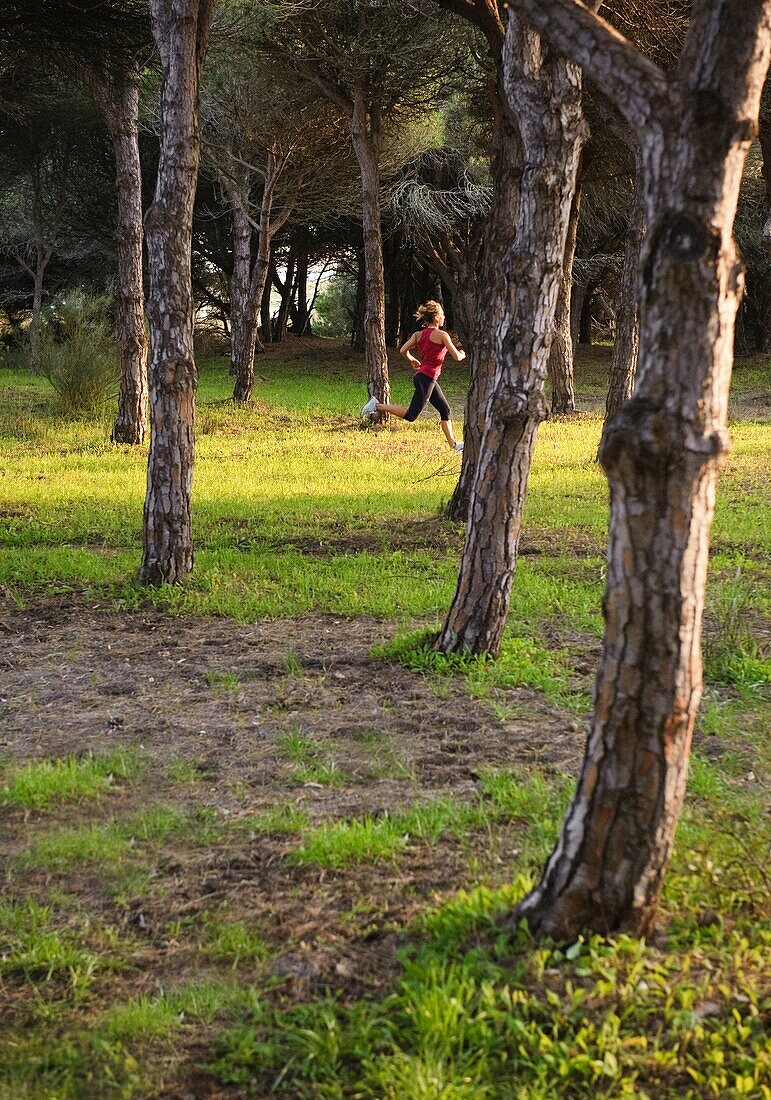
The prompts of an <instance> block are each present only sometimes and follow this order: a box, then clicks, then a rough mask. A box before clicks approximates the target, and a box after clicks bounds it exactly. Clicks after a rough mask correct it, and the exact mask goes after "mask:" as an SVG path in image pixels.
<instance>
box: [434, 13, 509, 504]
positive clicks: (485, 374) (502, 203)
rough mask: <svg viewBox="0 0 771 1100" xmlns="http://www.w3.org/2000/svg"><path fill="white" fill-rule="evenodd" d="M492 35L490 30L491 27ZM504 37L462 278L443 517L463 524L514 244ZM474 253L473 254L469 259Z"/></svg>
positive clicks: (496, 55)
mask: <svg viewBox="0 0 771 1100" xmlns="http://www.w3.org/2000/svg"><path fill="white" fill-rule="evenodd" d="M490 33H491V34H492V30H490ZM502 43H503V38H502V36H501V41H500V43H499V44H498V49H497V51H496V52H495V53H494V58H495V59H496V64H497V75H496V77H495V79H494V80H492V81H491V82H490V85H489V89H488V95H489V98H490V101H491V104H492V106H493V137H492V147H491V154H492V155H491V160H490V167H491V174H492V184H493V202H492V208H491V211H490V215H489V217H488V219H487V222H486V225H485V232H484V234H483V237H482V243H481V256H480V258H479V261H478V263H477V264H476V265H475V266H477V267H478V269H479V275H478V277H477V278H476V279H471V278H468V279H466V280H465V281H466V283H467V285H470V286H471V287H473V289H474V299H475V300H474V305H473V308H472V309H471V310H469V311H468V312H469V313H470V317H469V321H468V324H469V374H470V379H469V389H468V394H467V397H466V410H465V416H464V421H463V460H462V463H461V471H460V477H459V478H458V484H457V485H456V487H455V491H454V492H453V495H452V497H451V498H450V501H449V504H448V505H447V509H446V515H447V517H448V518H449V519H453V520H456V521H460V522H465V521H466V520H467V519H468V516H469V508H470V504H471V490H472V487H473V484H474V477H475V475H476V469H477V463H478V461H479V453H480V448H481V443H482V435H483V433H484V428H485V423H486V410H487V403H488V401H489V398H490V393H491V390H492V387H493V386H494V384H495V377H496V347H495V336H496V333H497V331H498V326H499V325H500V323H501V321H502V319H503V318H504V317H505V316H506V310H507V294H508V283H507V278H506V272H505V258H506V256H507V254H508V253H509V251H510V250H511V249H512V248H513V247H515V241H516V234H517V215H518V210H519V193H520V186H521V180H522V177H521V172H520V169H519V166H518V160H517V156H516V150H517V148H518V145H519V135H518V132H517V130H516V127H515V125H514V122H513V120H512V117H511V113H510V111H509V106H508V102H507V93H506V87H505V83H504V74H503V59H502V56H501V48H502ZM474 259H475V257H472V260H474Z"/></svg>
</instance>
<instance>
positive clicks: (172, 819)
mask: <svg viewBox="0 0 771 1100" xmlns="http://www.w3.org/2000/svg"><path fill="white" fill-rule="evenodd" d="M196 824H199V823H197V822H196V820H195V818H194V817H193V816H191V815H190V814H189V813H187V812H186V811H185V810H183V809H180V808H179V807H176V806H160V807H152V808H149V809H145V810H142V811H140V813H138V814H136V815H135V816H134V817H132V818H129V819H128V820H125V821H120V820H110V821H106V822H103V823H95V822H91V823H89V824H86V825H80V826H77V827H75V828H65V829H57V830H51V831H50V832H47V833H44V834H42V835H41V836H39V837H37V838H36V839H35V840H34V841H33V842H32V843H31V844H30V845H29V847H27V848H26V849H25V850H24V851H23V852H22V853H21V854H20V856H19V857H18V862H19V864H20V865H21V866H27V867H38V868H41V869H43V870H48V871H58V872H64V871H69V870H72V869H74V868H77V867H82V866H94V867H103V868H108V869H109V868H110V867H111V866H119V865H120V864H122V863H123V862H124V861H125V860H126V859H127V858H128V857H129V855H131V853H132V852H133V851H134V850H135V849H137V848H139V849H141V847H142V846H143V845H145V844H151V843H153V842H155V841H160V840H164V839H165V838H167V837H169V836H172V835H173V834H175V833H181V832H185V833H188V835H190V833H191V832H192V833H193V834H194V835H195V826H196Z"/></svg>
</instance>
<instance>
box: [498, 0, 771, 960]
mask: <svg viewBox="0 0 771 1100" xmlns="http://www.w3.org/2000/svg"><path fill="white" fill-rule="evenodd" d="M517 3H518V6H520V7H521V6H523V4H524V3H527V12H528V18H533V19H543V20H544V24H543V27H542V29H543V30H544V31H545V33H548V34H549V37H550V38H551V39H552V44H553V46H554V48H555V49H566V50H572V51H574V56H575V57H576V59H577V60H581V59H585V61H586V64H587V66H588V74H589V75H590V77H591V78H592V80H593V81H594V82H595V83H597V84H598V85H599V87H600V88H601V90H603V91H605V93H606V94H608V95H609V96H611V98H613V99H614V101H615V103H616V106H617V107H618V108H619V110H620V111H622V113H624V114H625V115H626V117H627V118H628V119H629V121H630V122H631V123H632V124H633V125H634V126H635V129H636V132H637V137H638V140H639V141H640V143H641V149H642V158H643V170H644V173H645V177H646V190H645V210H646V221H647V230H646V236H645V240H644V244H643V249H642V256H641V272H642V275H641V284H640V292H641V299H640V317H641V328H640V369H639V373H638V381H637V386H636V390H635V394H634V396H633V398H632V399H631V400H630V401H628V402H627V403H626V404H625V405H624V406H623V407H622V408H621V410H620V412H619V413H618V415H617V416H616V418H615V420H614V421H613V423H612V424H611V425H609V427H608V430H607V431H606V434H605V438H604V440H603V443H602V446H601V451H600V460H601V462H602V464H603V466H604V467H605V470H606V471H607V474H608V479H609V482H610V494H611V520H610V543H609V548H608V569H607V580H606V587H605V599H604V611H605V619H606V625H605V638H604V644H603V655H602V659H601V663H600V669H599V673H598V677H597V684H596V689H595V711H594V717H593V720H592V725H591V729H590V733H589V738H588V742H587V747H586V755H585V758H584V764H583V769H582V772H581V776H580V779H579V784H578V790H577V792H576V795H575V797H574V799H573V803H572V805H571V807H570V810H569V811H568V815H567V819H566V821H565V824H564V826H563V831H562V836H561V838H560V840H559V842H558V844H557V847H556V848H555V850H554V852H553V854H552V856H551V859H550V860H549V863H548V865H547V867H546V870H545V872H544V875H543V878H542V879H541V881H540V883H539V884H538V886H537V887H536V889H535V890H534V891H533V892H532V893H531V894H530V895H529V896H528V897H527V898H526V899H525V901H524V902H523V903H522V905H521V906H520V907H519V910H518V912H517V919H520V918H522V917H524V918H526V919H527V921H528V923H529V925H530V927H531V929H533V930H534V931H535V932H538V933H543V934H547V935H550V936H554V937H556V938H559V939H562V940H564V939H572V938H574V937H575V936H576V935H577V934H578V933H579V932H585V931H590V930H598V931H600V932H603V933H605V932H608V931H611V930H613V929H617V928H620V927H623V928H628V929H630V930H631V931H632V932H633V933H635V934H646V933H648V932H649V931H650V930H651V928H652V927H653V923H654V920H655V915H656V907H657V903H658V896H659V890H660V886H661V881H662V878H663V875H664V871H665V869H666V867H667V864H668V862H669V858H670V853H671V850H672V843H673V840H674V833H675V827H676V824H677V820H678V816H679V814H680V810H681V807H682V802H683V797H684V793H685V781H686V772H687V766H688V755H689V751H690V744H691V737H692V733H693V725H694V720H695V717H696V713H697V710H698V707H699V701H700V696H701V620H702V612H703V604H704V584H705V577H706V570H707V557H708V550H709V531H710V526H711V522H712V514H713V509H714V501H715V488H716V481H717V475H718V470H719V467H720V465H721V462H722V460H723V457H724V455H725V453H726V451H727V448H728V439H727V436H726V432H725V424H726V415H727V408H728V396H729V386H730V377H731V363H732V353H733V335H734V320H735V314H736V307H737V303H738V301H739V298H740V295H741V291H742V285H743V277H742V269H741V266H740V265H739V263H738V258H737V252H736V247H735V245H734V242H733V239H732V236H731V231H732V226H733V220H734V215H735V212H736V204H737V201H738V194H739V185H740V181H741V174H742V165H743V163H744V159H745V156H746V153H747V149H748V147H749V144H750V141H751V139H752V136H753V134H754V131H755V120H756V118H757V112H758V106H759V99H760V91H761V87H762V83H763V80H764V78H765V75H766V71H767V69H768V62H769V51H770V50H771V0H697V2H696V3H695V4H694V7H693V12H692V15H691V21H690V26H689V31H688V35H687V37H686V41H685V44H684V46H683V50H682V54H681V58H680V63H679V66H678V70H677V72H676V75H675V77H674V78H673V79H672V80H671V81H669V80H667V78H666V77H665V76H664V74H663V73H662V72H661V71H660V70H659V69H657V68H656V67H655V66H654V65H652V63H651V62H648V61H647V60H645V59H644V58H642V57H641V56H640V55H639V54H638V53H637V51H636V50H634V49H633V48H632V47H631V46H629V45H628V44H627V43H624V42H623V40H621V39H619V38H618V37H617V36H615V37H614V36H613V35H612V34H611V32H609V31H606V30H605V29H604V25H602V24H600V23H599V22H598V21H594V22H590V21H589V19H587V17H586V15H585V13H583V12H581V13H579V15H575V12H577V11H578V9H579V5H570V7H568V5H565V4H564V3H563V2H562V0H557V5H559V7H560V9H561V10H560V11H559V12H555V7H556V6H557V5H553V4H548V5H545V6H544V5H543V4H542V0H538V2H537V3H536V0H532V2H531V0H517ZM563 20H564V21H563ZM579 21H580V29H579V26H577V25H576V24H577V23H578V22H579ZM539 25H540V24H539ZM584 51H585V53H584Z"/></svg>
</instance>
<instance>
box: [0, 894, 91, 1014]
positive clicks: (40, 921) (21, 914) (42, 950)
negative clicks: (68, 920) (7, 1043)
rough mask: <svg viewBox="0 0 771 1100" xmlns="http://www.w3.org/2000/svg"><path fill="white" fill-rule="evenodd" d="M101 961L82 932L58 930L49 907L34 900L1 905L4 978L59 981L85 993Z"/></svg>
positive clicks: (0, 951)
mask: <svg viewBox="0 0 771 1100" xmlns="http://www.w3.org/2000/svg"><path fill="white" fill-rule="evenodd" d="M100 961H101V960H100V955H99V953H98V952H96V951H94V950H93V949H92V948H90V947H86V946H85V945H84V944H83V943H82V935H81V934H80V932H79V931H75V930H73V929H58V928H56V927H54V924H53V914H52V910H51V909H50V908H49V907H48V906H43V905H39V904H38V903H37V902H35V901H33V900H31V899H27V900H25V901H17V900H14V899H7V900H5V901H0V974H4V975H6V976H7V975H16V976H21V977H23V978H25V979H26V980H27V981H35V980H39V981H43V982H50V981H51V980H52V979H53V978H54V977H56V978H57V979H63V980H64V982H65V983H66V984H67V985H69V986H70V987H72V988H73V989H77V990H78V991H79V992H81V993H82V992H84V991H85V989H86V988H87V987H88V986H89V985H90V984H91V981H92V980H93V977H94V974H95V972H96V971H97V970H98V969H99V968H100Z"/></svg>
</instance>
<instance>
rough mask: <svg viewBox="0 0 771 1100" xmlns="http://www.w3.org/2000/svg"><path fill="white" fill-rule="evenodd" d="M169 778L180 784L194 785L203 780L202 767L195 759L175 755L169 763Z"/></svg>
mask: <svg viewBox="0 0 771 1100" xmlns="http://www.w3.org/2000/svg"><path fill="white" fill-rule="evenodd" d="M168 774H169V778H170V779H171V780H173V782H174V783H179V784H180V785H193V784H195V783H200V782H201V778H202V776H201V769H200V768H199V766H198V764H197V763H196V762H195V761H194V760H186V759H185V758H184V757H183V756H177V757H175V758H174V759H173V760H172V761H171V763H170V764H169V765H168Z"/></svg>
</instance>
